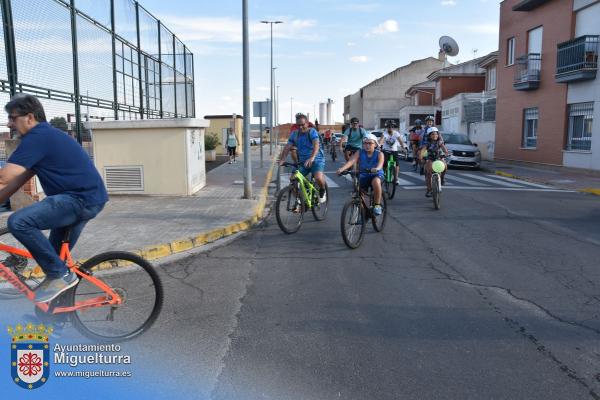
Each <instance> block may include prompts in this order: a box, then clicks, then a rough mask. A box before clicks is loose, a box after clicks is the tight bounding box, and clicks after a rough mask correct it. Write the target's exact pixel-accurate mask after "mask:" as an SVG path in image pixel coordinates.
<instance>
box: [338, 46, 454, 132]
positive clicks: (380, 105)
mask: <svg viewBox="0 0 600 400" xmlns="http://www.w3.org/2000/svg"><path fill="white" fill-rule="evenodd" d="M444 63H445V62H444V61H443V60H440V59H437V58H434V57H428V58H425V59H422V60H417V61H413V62H411V63H410V64H408V65H405V66H403V67H400V68H398V69H396V70H394V71H392V72H390V73H389V74H387V75H385V76H382V77H381V78H378V79H376V80H374V81H373V82H371V83H369V84H368V85H366V86H364V87H362V88H361V89H360V90H358V91H357V92H356V93H354V94H352V95H349V96H346V97H345V98H344V122H346V123H347V122H349V121H350V118H352V117H358V118H359V119H360V121H361V123H362V125H363V126H364V127H365V128H366V129H376V128H380V127H382V126H383V124H384V123H385V121H387V120H388V119H397V118H398V111H399V110H400V109H401V108H402V107H404V106H407V105H410V99H409V98H407V97H406V95H405V94H406V91H407V90H408V89H409V88H410V87H411V86H413V85H415V84H417V83H419V82H423V81H425V80H426V79H427V76H428V75H429V74H431V73H432V72H434V71H437V70H439V69H440V68H443V67H444Z"/></svg>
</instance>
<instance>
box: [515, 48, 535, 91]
mask: <svg viewBox="0 0 600 400" xmlns="http://www.w3.org/2000/svg"><path fill="white" fill-rule="evenodd" d="M541 69H542V55H541V54H539V53H529V54H525V55H524V56H521V57H519V58H517V60H516V69H515V80H514V82H513V87H514V88H515V89H517V90H532V89H537V88H538V87H539V86H540V71H541Z"/></svg>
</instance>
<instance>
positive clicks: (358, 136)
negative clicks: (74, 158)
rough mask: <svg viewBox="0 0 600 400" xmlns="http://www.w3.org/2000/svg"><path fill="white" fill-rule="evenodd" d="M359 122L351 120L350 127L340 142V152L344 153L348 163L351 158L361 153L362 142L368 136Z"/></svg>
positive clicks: (356, 119)
mask: <svg viewBox="0 0 600 400" xmlns="http://www.w3.org/2000/svg"><path fill="white" fill-rule="evenodd" d="M359 122H360V121H359V120H358V118H356V117H353V118H352V119H351V120H350V127H349V128H348V129H346V130H345V131H344V134H343V136H342V140H341V141H340V151H341V152H342V153H344V158H345V159H346V161H348V160H349V159H350V156H351V155H352V154H354V153H355V152H357V151H359V150H360V149H361V146H362V141H363V139H364V137H365V135H366V134H367V131H366V130H365V129H364V128H363V127H361V126H360V125H359Z"/></svg>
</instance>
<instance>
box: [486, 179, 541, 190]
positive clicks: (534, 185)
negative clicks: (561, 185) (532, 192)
mask: <svg viewBox="0 0 600 400" xmlns="http://www.w3.org/2000/svg"><path fill="white" fill-rule="evenodd" d="M496 178H498V179H502V180H505V181H507V182H513V183H517V184H519V185H524V186H531V187H536V188H540V189H552V187H551V186H546V185H540V184H538V183H532V182H528V181H523V180H519V179H514V178H508V177H506V176H496Z"/></svg>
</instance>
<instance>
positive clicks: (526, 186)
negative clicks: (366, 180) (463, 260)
mask: <svg viewBox="0 0 600 400" xmlns="http://www.w3.org/2000/svg"><path fill="white" fill-rule="evenodd" d="M325 175H326V176H327V175H335V172H326V173H325ZM344 178H346V180H347V181H350V182H351V181H352V177H351V176H349V175H345V176H344ZM328 181H329V178H328ZM444 188H445V189H448V190H506V191H534V192H558V191H560V192H564V191H565V190H563V189H557V188H554V187H552V186H546V185H540V184H538V183H532V182H527V181H523V180H518V179H512V178H507V177H504V176H498V175H492V174H487V173H483V172H482V173H477V172H463V171H455V170H454V171H453V170H450V171H449V172H448V173H447V174H446V184H445V185H444ZM398 189H403V190H417V189H425V176H423V175H420V174H419V173H418V172H413V171H404V172H402V171H401V172H400V175H399V176H398Z"/></svg>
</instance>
